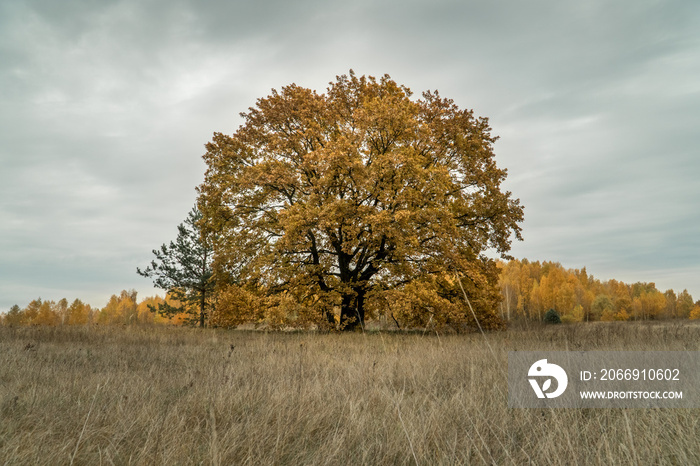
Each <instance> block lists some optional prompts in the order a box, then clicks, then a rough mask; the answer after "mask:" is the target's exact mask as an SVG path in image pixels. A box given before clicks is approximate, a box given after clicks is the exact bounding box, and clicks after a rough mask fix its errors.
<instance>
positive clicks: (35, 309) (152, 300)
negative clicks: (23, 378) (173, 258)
mask: <svg viewBox="0 0 700 466" xmlns="http://www.w3.org/2000/svg"><path fill="white" fill-rule="evenodd" d="M164 303H169V304H170V305H171V306H177V305H178V304H179V303H178V302H177V301H176V300H174V299H173V298H172V297H170V296H168V297H166V298H165V299H164V298H162V297H160V296H155V297H148V298H145V299H144V300H142V301H141V302H140V303H139V302H138V301H137V292H136V291H134V290H130V291H127V290H124V291H122V292H121V293H120V294H115V295H112V297H111V298H110V299H109V301H108V302H107V304H106V305H105V306H104V307H102V308H95V307H92V306H91V305H90V304H86V303H84V302H83V301H81V300H80V299H75V300H74V301H73V302H71V303H70V304H69V302H68V300H67V299H65V298H63V299H61V300H59V301H52V300H42V299H41V298H39V299H35V300H33V301H31V302H30V303H29V304H28V305H27V306H26V307H24V308H21V307H20V306H19V305H16V304H15V305H14V306H12V307H11V308H10V310H9V311H8V312H7V313H5V314H4V315H2V314H0V324H2V325H4V326H8V327H13V326H30V325H48V326H58V325H90V324H97V325H146V324H170V325H182V324H184V323H186V320H187V315H186V314H182V313H177V314H174V315H172V316H163V315H160V314H158V313H154V312H153V311H152V309H154V308H155V307H157V306H159V305H162V304H164Z"/></svg>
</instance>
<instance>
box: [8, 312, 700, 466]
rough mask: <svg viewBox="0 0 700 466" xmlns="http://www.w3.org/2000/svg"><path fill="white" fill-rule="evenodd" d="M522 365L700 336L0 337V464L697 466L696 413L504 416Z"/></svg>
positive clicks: (608, 328)
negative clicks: (534, 353)
mask: <svg viewBox="0 0 700 466" xmlns="http://www.w3.org/2000/svg"><path fill="white" fill-rule="evenodd" d="M487 342H488V345H487ZM489 345H490V348H491V349H490V348H489ZM515 349H517V350H566V349H569V350H689V351H698V350H700V327H698V326H695V325H691V324H689V323H687V322H685V323H679V322H673V323H664V324H658V323H657V324H649V323H645V324H636V323H610V324H603V323H596V324H577V325H563V326H551V327H537V328H531V329H512V330H508V331H506V332H501V333H492V334H487V335H486V340H484V337H483V336H482V335H480V334H470V335H436V334H434V333H433V334H421V333H417V334H408V335H407V334H394V333H374V332H373V333H367V334H361V333H356V334H348V335H345V334H342V335H337V334H315V333H263V332H247V331H220V330H197V329H183V328H162V327H153V328H148V327H134V328H122V327H62V328H61V327H57V328H51V327H30V328H0V464H51V465H54V464H56V465H57V464H84V465H98V464H168V465H170V464H293V465H297V464H331V465H334V464H338V465H344V464H416V463H417V464H421V465H422V464H426V465H434V464H482V463H487V464H562V465H563V464H566V465H569V464H580V465H588V464H683V465H685V464H700V410H696V409H694V410H687V409H647V410H644V409H556V410H555V409H548V410H534V409H530V410H526V409H520V410H517V409H509V408H508V407H507V398H508V397H507V353H508V351H509V350H515Z"/></svg>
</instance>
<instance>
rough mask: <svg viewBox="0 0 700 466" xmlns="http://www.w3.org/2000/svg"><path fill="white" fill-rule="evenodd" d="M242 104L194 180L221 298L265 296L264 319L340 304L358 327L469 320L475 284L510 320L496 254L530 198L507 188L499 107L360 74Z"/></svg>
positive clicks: (345, 318) (487, 311) (310, 315)
mask: <svg viewBox="0 0 700 466" xmlns="http://www.w3.org/2000/svg"><path fill="white" fill-rule="evenodd" d="M241 116H242V118H243V120H244V122H243V124H242V125H241V126H240V128H239V129H238V130H237V131H236V132H235V133H234V134H233V135H225V134H222V133H215V134H214V137H213V140H212V141H211V142H210V143H208V144H207V146H206V149H207V150H206V154H205V155H204V160H205V161H206V164H207V167H208V168H207V172H206V176H205V181H204V182H203V184H202V185H201V186H200V187H199V188H198V190H199V193H200V197H199V208H200V210H201V211H202V214H203V216H204V218H205V220H206V222H205V223H206V225H207V228H208V229H210V230H211V231H212V232H215V233H216V237H217V240H216V241H215V242H214V243H213V245H214V246H213V247H214V254H215V273H216V274H217V277H218V278H220V279H221V282H220V283H221V287H220V288H221V290H224V291H222V292H224V294H225V287H226V286H232V287H234V288H233V289H237V290H241V291H245V293H248V294H253V295H257V296H259V297H260V298H261V299H263V301H261V302H264V306H262V308H264V309H262V310H261V311H260V312H261V313H262V314H258V317H260V316H261V315H263V314H264V315H263V317H267V318H268V319H273V318H274V319H277V318H278V317H279V319H280V322H282V321H285V322H287V323H289V322H292V321H293V320H294V319H297V322H303V323H308V322H311V323H315V324H316V325H324V323H325V324H326V325H330V326H333V325H334V324H335V316H334V310H336V311H335V312H337V311H339V312H337V313H338V314H339V316H338V323H339V326H340V327H341V328H345V329H352V328H355V327H357V326H360V325H363V323H364V320H365V317H366V314H367V313H368V312H369V313H372V314H378V313H382V312H384V313H393V315H394V317H395V318H397V319H403V321H404V322H406V323H407V324H410V325H420V324H428V323H430V322H433V323H435V324H436V325H452V326H459V325H462V324H465V323H466V324H468V323H469V322H470V321H472V320H473V319H472V317H471V316H472V314H473V313H472V312H471V311H470V310H469V308H468V305H467V303H466V301H465V300H464V296H463V293H462V291H461V288H464V289H465V292H466V294H467V295H469V300H470V303H471V304H472V305H473V308H474V309H475V313H476V314H480V316H481V317H480V320H481V319H482V318H483V321H484V322H482V324H486V326H490V327H496V326H498V325H499V324H500V322H499V318H498V317H497V316H496V314H495V311H496V308H497V305H498V301H499V299H500V298H499V293H498V289H497V275H498V270H497V267H496V265H495V261H494V260H493V259H492V258H490V256H489V255H487V251H489V250H490V251H495V252H496V253H498V254H500V255H501V257H507V253H508V251H509V250H510V244H511V238H512V237H513V236H514V237H516V238H518V239H521V237H520V226H519V222H521V221H522V219H523V208H522V206H521V205H520V202H519V200H518V199H514V198H513V197H512V196H511V193H510V192H507V191H503V190H502V189H501V183H502V182H503V181H504V180H505V178H506V170H504V169H501V168H499V167H498V166H497V165H496V162H495V160H494V152H493V144H494V142H495V141H496V139H497V138H496V137H495V136H492V135H491V128H490V126H489V123H488V119H486V118H482V117H475V116H474V113H473V111H471V110H463V109H460V108H458V107H457V105H455V103H454V102H453V101H452V100H450V99H446V98H442V97H440V95H439V94H438V92H437V91H435V92H430V91H429V92H425V93H423V94H422V98H420V99H412V93H411V91H410V90H409V89H408V88H407V87H405V86H402V85H399V84H397V83H396V82H395V81H393V80H392V79H391V78H390V77H389V76H388V75H385V76H383V77H382V78H380V79H375V78H374V77H365V76H362V77H358V76H356V75H355V74H354V73H353V72H352V71H351V72H350V74H349V76H346V75H343V76H339V77H337V78H336V80H335V81H334V82H331V83H330V84H329V87H328V89H327V92H326V93H323V94H319V93H317V92H315V91H313V90H311V89H307V88H304V87H300V86H297V85H295V84H291V85H289V86H286V87H283V88H282V89H281V91H276V90H273V91H272V93H271V94H270V95H269V96H267V97H264V98H261V99H258V101H257V103H256V105H255V107H252V108H250V109H249V111H248V112H247V113H242V114H241ZM234 301H235V300H234ZM240 301H241V300H238V302H239V304H240ZM243 301H246V302H250V301H251V300H250V299H247V298H246V299H245V300H243ZM224 308H225V306H224V307H222V306H218V309H217V310H218V311H221V312H224V311H225V309H224ZM230 311H231V312H238V311H236V310H235V309H231V310H230ZM285 319H286V320H285ZM472 323H473V322H472Z"/></svg>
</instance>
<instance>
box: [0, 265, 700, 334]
mask: <svg viewBox="0 0 700 466" xmlns="http://www.w3.org/2000/svg"><path fill="white" fill-rule="evenodd" d="M498 266H499V269H500V280H499V287H500V291H501V294H502V301H501V303H500V304H499V309H498V311H499V314H500V316H501V317H502V318H503V319H504V320H506V321H507V322H514V321H519V320H522V321H542V320H543V318H544V315H545V313H546V312H547V311H548V310H550V309H554V310H556V311H557V312H558V313H559V314H560V315H561V320H562V321H563V322H591V321H614V320H617V321H627V320H658V319H687V318H690V319H698V318H700V301H698V302H694V301H693V297H692V296H691V295H690V293H688V291H687V290H683V291H682V292H680V293H676V292H675V291H674V290H667V291H664V292H662V291H659V290H658V289H657V288H656V285H655V284H654V283H641V282H638V283H634V284H627V283H623V282H620V281H617V280H608V281H604V282H601V281H600V280H598V279H596V278H594V277H593V276H592V275H589V274H588V273H587V271H586V268H585V267H584V268H583V269H565V268H564V267H563V266H562V265H561V264H559V263H557V262H539V261H537V262H530V261H528V260H527V259H523V260H512V261H509V262H499V263H498ZM166 300H167V302H168V303H169V304H170V305H171V306H173V307H178V306H181V305H182V304H181V303H179V302H178V301H177V300H175V299H173V298H172V297H170V296H167V297H166V298H162V297H159V296H155V297H147V298H145V299H143V300H142V301H141V302H138V300H137V293H136V291H133V290H132V291H126V290H125V291H122V292H121V293H120V294H118V295H113V296H112V297H111V298H110V300H109V302H108V303H107V304H106V305H105V306H104V307H103V308H94V307H92V306H90V305H89V304H86V303H84V302H83V301H81V300H80V299H75V300H74V301H72V302H69V301H68V300H67V299H61V300H60V301H58V302H56V301H50V300H42V299H35V300H33V301H32V302H30V303H29V304H28V305H27V306H26V307H24V308H21V307H20V306H19V305H15V306H12V308H11V309H10V310H9V312H7V313H5V314H4V315H0V323H1V324H2V325H4V326H22V325H50V326H57V325H86V324H98V325H139V324H140V325H144V324H166V325H186V324H191V321H190V319H189V316H190V313H187V312H183V313H182V314H176V315H174V316H173V317H164V316H162V315H159V314H158V313H156V312H154V311H153V309H155V308H157V307H158V305H159V304H161V303H163V302H164V301H166Z"/></svg>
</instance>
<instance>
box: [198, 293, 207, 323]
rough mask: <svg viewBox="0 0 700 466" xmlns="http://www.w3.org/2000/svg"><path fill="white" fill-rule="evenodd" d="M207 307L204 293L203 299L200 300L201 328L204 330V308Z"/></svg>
mask: <svg viewBox="0 0 700 466" xmlns="http://www.w3.org/2000/svg"><path fill="white" fill-rule="evenodd" d="M205 305H206V296H205V294H204V292H202V297H201V298H200V300H199V328H204V306H205Z"/></svg>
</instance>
